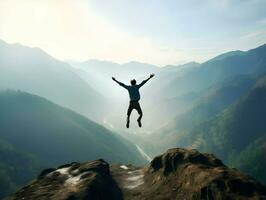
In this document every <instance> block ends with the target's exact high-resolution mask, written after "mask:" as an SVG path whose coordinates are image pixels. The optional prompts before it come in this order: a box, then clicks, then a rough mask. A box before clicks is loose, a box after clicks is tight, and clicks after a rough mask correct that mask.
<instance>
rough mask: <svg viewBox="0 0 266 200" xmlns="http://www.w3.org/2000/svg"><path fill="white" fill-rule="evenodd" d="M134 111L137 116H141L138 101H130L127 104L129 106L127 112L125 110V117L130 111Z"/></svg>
mask: <svg viewBox="0 0 266 200" xmlns="http://www.w3.org/2000/svg"><path fill="white" fill-rule="evenodd" d="M134 109H136V110H137V112H138V113H139V115H142V110H141V107H140V105H139V102H138V101H130V102H129V106H128V110H127V115H130V114H131V112H132V110H134Z"/></svg>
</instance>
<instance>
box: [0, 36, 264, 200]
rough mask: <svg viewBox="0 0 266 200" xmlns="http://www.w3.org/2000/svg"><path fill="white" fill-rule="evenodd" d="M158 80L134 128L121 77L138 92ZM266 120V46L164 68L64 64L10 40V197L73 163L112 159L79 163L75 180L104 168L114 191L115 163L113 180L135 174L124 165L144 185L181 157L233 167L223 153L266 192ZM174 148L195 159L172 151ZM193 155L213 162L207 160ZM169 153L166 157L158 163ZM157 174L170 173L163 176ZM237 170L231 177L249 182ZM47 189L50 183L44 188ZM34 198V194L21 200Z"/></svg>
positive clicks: (5, 160)
mask: <svg viewBox="0 0 266 200" xmlns="http://www.w3.org/2000/svg"><path fill="white" fill-rule="evenodd" d="M152 73H154V74H155V77H154V78H153V79H152V80H151V81H149V82H147V83H146V84H145V85H144V86H143V87H142V88H141V89H140V92H141V100H140V102H141V106H142V110H143V118H142V127H141V128H140V127H139V126H138V123H137V117H138V114H137V112H136V111H133V113H132V116H131V121H130V123H131V124H130V128H128V129H127V128H126V118H127V113H126V111H127V107H128V101H129V100H128V93H127V91H126V90H125V89H123V88H121V87H119V86H117V85H116V84H115V83H114V82H113V81H112V77H116V78H117V80H119V81H121V82H123V83H125V84H128V85H129V84H130V80H131V79H136V80H137V83H141V81H142V80H144V79H146V78H147V77H148V76H149V75H150V74H152ZM265 113H266V45H265V44H264V45H262V46H259V47H256V48H254V49H250V50H248V51H232V52H224V54H221V55H218V56H216V57H214V58H212V59H210V60H208V61H206V62H203V63H197V62H189V63H186V64H183V65H167V66H163V67H159V66H155V65H152V64H147V63H141V62H137V61H132V62H128V63H125V64H118V63H114V62H109V61H102V60H87V61H84V62H77V61H61V60H58V59H56V58H54V57H52V56H51V55H49V54H48V53H46V52H45V51H43V50H42V49H40V48H31V47H27V46H23V45H21V44H9V43H7V42H5V41H3V40H0V160H1V162H0V180H1V181H0V199H3V198H4V197H7V196H8V195H10V194H12V193H14V192H15V191H17V190H18V189H19V188H21V187H22V186H24V185H26V184H28V183H29V182H30V181H31V180H33V179H34V178H36V177H37V176H38V175H39V174H40V172H41V171H42V170H44V169H46V168H53V167H56V166H60V165H63V164H66V163H72V162H77V163H82V162H88V161H93V160H97V159H103V160H104V161H102V160H101V161H97V162H96V163H89V164H86V165H85V164H75V163H74V164H73V163H72V164H70V165H69V167H70V168H69V173H75V169H79V170H80V171H82V170H83V168H86V169H92V168H93V169H94V168H97V169H98V168H99V169H100V170H96V171H95V172H94V173H96V174H97V173H100V174H104V175H103V176H104V177H105V176H106V177H107V178H106V179H104V180H108V181H110V183H112V184H113V182H112V181H113V180H111V178H110V177H109V174H108V173H107V172H106V171H104V170H107V169H106V166H107V164H106V163H105V162H108V163H110V164H113V165H114V166H113V167H111V172H112V173H113V174H114V175H113V176H114V177H115V178H114V179H115V180H117V181H118V183H119V180H120V179H121V177H123V176H126V175H125V174H123V173H122V172H120V171H119V166H116V164H118V165H119V163H123V164H124V165H126V166H129V169H127V170H131V171H130V172H133V173H137V175H136V176H135V177H138V178H139V180H140V181H142V179H141V178H142V177H143V176H145V177H147V180H153V178H154V177H153V176H155V175H156V180H157V178H158V177H159V176H163V175H162V174H164V175H165V173H168V172H169V170H170V171H171V170H172V171H174V169H172V168H171V169H168V168H167V167H166V164H167V163H174V162H175V161H176V159H177V158H178V155H179V154H180V155H182V156H183V157H182V162H187V160H189V162H191V163H194V164H195V163H198V162H199V163H201V164H204V165H206V166H212V167H217V166H219V167H223V164H221V163H220V161H217V160H215V159H214V158H213V157H212V156H213V155H214V156H215V157H217V158H218V159H221V160H222V161H223V163H224V164H225V165H227V166H229V167H230V168H236V169H237V170H240V171H242V172H244V173H246V174H248V176H250V177H252V179H253V178H254V179H255V180H256V181H258V182H260V183H261V184H262V185H266V170H265V168H266V118H265ZM170 148H185V149H188V150H187V151H188V152H185V151H183V150H176V151H169V152H168V151H167V150H168V149H170ZM193 149H196V150H198V151H200V152H203V153H208V155H207V154H204V156H203V157H204V158H202V157H201V155H199V154H198V153H195V152H194V150H193ZM166 151H167V152H168V153H166V154H164V155H165V156H163V157H156V156H158V155H160V154H163V153H164V152H166ZM178 153H179V154H178ZM209 154H210V155H209ZM211 154H213V155H211ZM186 155H189V156H188V157H186ZM175 156H176V157H175ZM195 156H196V157H195ZM194 157H195V158H197V159H199V161H198V160H196V161H195V160H193V158H194ZM155 158H156V159H155ZM190 159H191V160H190ZM151 160H152V163H151V166H150V167H149V168H148V171H145V173H144V175H143V174H141V173H140V172H139V171H138V170H140V168H139V167H140V166H143V165H147V164H148V163H149V162H150V161H151ZM205 160H207V161H208V162H207V161H206V162H205ZM162 163H164V164H165V165H164V164H162ZM131 165H134V166H136V167H133V166H131ZM126 166H125V167H126ZM71 167H72V168H71ZM125 167H124V168H125ZM63 168H64V167H63ZM65 168H66V167H65ZM157 169H158V170H159V169H161V170H165V171H164V173H162V174H161V171H157ZM193 169H194V168H193ZM102 170H103V171H102ZM167 170H168V171H167ZM182 170H183V171H184V173H189V172H188V171H186V170H187V169H186V168H182ZM228 170H229V169H228ZM230 170H231V169H230ZM230 170H229V171H226V170H225V171H226V172H227V173H229V174H232V176H236V177H240V178H239V179H242V175H239V174H237V172H234V171H230ZM55 171H56V170H51V171H50V172H51V173H54V172H55ZM85 171H86V170H85ZM107 171H108V170H107ZM172 171H171V173H172ZM183 171H182V172H183ZM194 171H195V172H198V169H194ZM61 172H62V170H61ZM152 172H154V173H155V175H154V174H153V173H152ZM64 173H66V172H64ZM156 173H158V174H156ZM169 173H170V172H169ZM210 173H211V174H212V173H213V174H215V172H214V171H211V172H210ZM72 175H73V174H72ZM72 175H71V176H72ZM157 175H158V177H157ZM95 176H96V175H95ZM180 176H181V175H180ZM109 178H110V180H109ZM55 179H56V178H55ZM56 180H57V179H56ZM145 180H146V179H145ZM154 180H155V178H154ZM184 180H185V178H184ZM206 180H207V179H206ZM226 180H227V179H226ZM243 180H248V178H246V176H245V178H243ZM45 181H46V180H44V179H42V178H41V179H38V181H37V182H36V184H46V182H45ZM134 181H135V182H134V183H136V180H134ZM171 181H174V180H172V179H169V182H171ZM228 181H229V179H228ZM54 184H55V187H61V186H59V185H60V184H58V183H57V182H56V183H54ZM106 184H109V182H108V183H106ZM156 184H158V185H156ZM206 184H207V183H206ZM254 184H255V183H254ZM255 185H256V184H255ZM35 186H36V185H33V187H35ZM37 186H38V185H37ZM37 186H36V187H37ZM157 186H158V188H159V187H160V188H164V186H163V185H159V183H155V185H147V186H146V185H145V187H147V188H152V190H153V191H154V192H156V187H157ZM97 187H98V186H97ZM114 187H115V185H114ZM145 187H144V188H145ZM182 187H183V186H182ZM254 187H255V186H254ZM256 188H260V186H257V185H256ZM24 189H25V188H24ZM259 190H260V189H258V191H259ZM29 191H30V190H29ZM108 191H109V190H106V192H108ZM23 192H24V193H23ZM27 192H28V190H27V188H26V189H25V190H23V191H22V192H21V194H27ZM203 192H205V189H204V190H202V193H203ZM29 194H30V192H29ZM126 194H127V195H129V196H130V198H131V199H134V198H136V199H138V198H137V197H134V198H133V196H134V195H131V193H126ZM145 194H146V193H145ZM207 194H208V193H207ZM217 194H218V193H217ZM146 195H147V199H149V198H148V197H149V194H148V193H147V194H146ZM160 195H161V194H158V196H160ZM179 195H181V194H179ZM179 197H180V198H182V196H179ZM169 198H170V197H169ZM191 198H192V199H193V198H194V197H191ZM58 199H60V198H58ZM77 199H78V198H77ZM80 199H82V198H81V197H80ZM114 199H119V198H118V197H117V196H116V197H114ZM195 199H197V198H195ZM199 199H200V198H199ZM201 199H205V197H204V198H203V197H202V198H201Z"/></svg>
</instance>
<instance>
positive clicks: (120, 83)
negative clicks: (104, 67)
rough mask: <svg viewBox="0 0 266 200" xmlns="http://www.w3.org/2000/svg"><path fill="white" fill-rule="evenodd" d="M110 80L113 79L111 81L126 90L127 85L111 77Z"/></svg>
mask: <svg viewBox="0 0 266 200" xmlns="http://www.w3.org/2000/svg"><path fill="white" fill-rule="evenodd" d="M112 79H113V81H115V82H117V83H118V84H119V85H120V86H122V87H123V88H126V89H127V85H125V84H124V83H122V82H119V81H118V80H116V79H115V77H112Z"/></svg>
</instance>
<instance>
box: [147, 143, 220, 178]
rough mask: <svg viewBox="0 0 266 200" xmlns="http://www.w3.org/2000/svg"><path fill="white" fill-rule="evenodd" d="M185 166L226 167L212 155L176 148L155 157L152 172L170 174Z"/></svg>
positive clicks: (151, 165) (151, 166) (151, 167)
mask: <svg viewBox="0 0 266 200" xmlns="http://www.w3.org/2000/svg"><path fill="white" fill-rule="evenodd" d="M184 164H185V165H187V164H194V165H207V166H209V167H218V166H221V167H223V166H224V165H223V163H222V161H220V160H219V159H217V158H215V157H214V156H213V155H212V154H203V153H199V152H198V151H197V150H194V149H192V150H188V149H181V148H174V149H169V150H168V151H167V152H166V153H164V154H162V155H160V156H157V157H155V158H154V159H153V160H152V162H151V164H150V170H151V171H157V170H162V171H163V173H164V174H169V173H172V172H174V171H175V170H176V169H177V168H178V167H179V166H180V165H184Z"/></svg>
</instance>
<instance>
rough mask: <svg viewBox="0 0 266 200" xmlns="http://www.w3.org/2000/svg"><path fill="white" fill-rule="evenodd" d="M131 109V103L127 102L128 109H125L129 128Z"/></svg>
mask: <svg viewBox="0 0 266 200" xmlns="http://www.w3.org/2000/svg"><path fill="white" fill-rule="evenodd" d="M132 110H133V107H132V105H131V104H129V106H128V109H127V125H126V126H127V128H129V121H130V115H131V112H132Z"/></svg>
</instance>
